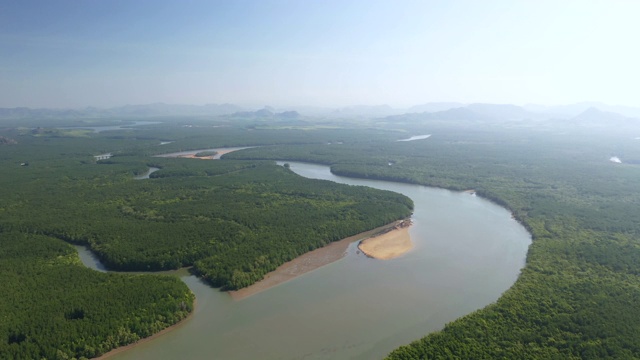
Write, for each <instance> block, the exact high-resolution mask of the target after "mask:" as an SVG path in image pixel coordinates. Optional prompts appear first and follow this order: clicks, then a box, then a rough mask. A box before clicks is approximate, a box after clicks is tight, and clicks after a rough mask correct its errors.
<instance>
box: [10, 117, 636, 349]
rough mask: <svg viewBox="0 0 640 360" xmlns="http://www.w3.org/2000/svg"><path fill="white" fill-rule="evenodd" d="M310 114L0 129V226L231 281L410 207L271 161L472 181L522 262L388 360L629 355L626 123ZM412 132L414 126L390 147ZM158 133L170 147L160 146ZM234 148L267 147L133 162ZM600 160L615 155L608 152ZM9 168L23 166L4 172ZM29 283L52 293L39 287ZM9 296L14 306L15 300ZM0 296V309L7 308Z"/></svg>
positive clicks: (69, 312)
mask: <svg viewBox="0 0 640 360" xmlns="http://www.w3.org/2000/svg"><path fill="white" fill-rule="evenodd" d="M301 121H302V120H301ZM305 121H306V120H305ZM185 124H189V125H190V127H184V125H185ZM60 125H62V124H60ZM316 125H317V126H315V125H313V124H311V123H309V124H306V125H305V124H300V125H299V126H295V127H288V126H286V129H285V126H284V125H282V124H280V125H278V124H274V126H275V127H270V126H269V124H268V123H267V122H261V121H259V120H256V119H254V118H248V119H236V120H230V119H226V118H220V119H217V120H215V121H211V120H204V119H203V120H198V119H188V120H183V119H172V120H171V122H166V123H164V124H158V125H155V126H152V127H145V128H144V130H142V128H141V129H137V130H134V129H132V130H124V131H117V132H104V133H99V134H88V135H87V136H88V137H86V138H85V137H76V136H74V135H73V134H66V135H65V134H61V135H60V134H59V135H60V136H58V135H57V136H35V134H29V133H28V132H21V130H20V129H10V128H7V129H5V130H0V136H2V137H3V139H7V140H5V141H3V142H2V145H0V146H1V148H0V165H1V166H2V168H3V174H2V176H0V193H1V197H2V199H3V202H2V203H1V204H0V230H1V231H2V232H0V235H2V236H3V238H7V237H16V236H19V237H22V238H25V237H26V238H29V239H33V240H34V241H36V240H37V241H38V245H40V244H44V243H45V240H46V241H49V242H55V243H59V241H58V240H55V239H52V238H51V237H56V238H59V239H65V240H67V241H70V242H76V243H83V244H88V245H89V246H90V247H91V248H92V249H93V250H94V251H96V252H97V253H98V254H99V256H100V257H101V259H102V260H103V261H104V262H105V263H107V264H108V265H109V266H111V267H112V268H120V269H129V270H133V269H170V268H176V267H179V266H184V265H190V264H194V269H195V271H196V272H197V273H198V274H200V275H201V276H203V277H205V278H206V279H207V280H208V281H210V282H211V283H212V284H214V285H216V286H221V287H225V288H229V289H232V288H238V287H242V286H246V285H247V284H250V283H252V282H254V281H256V280H257V279H259V278H260V277H262V276H263V274H264V273H265V272H267V271H269V270H270V269H273V268H274V267H275V266H277V264H280V263H282V262H283V261H286V260H288V259H291V258H293V257H295V256H297V255H298V254H301V253H304V252H306V251H308V250H310V249H313V248H315V247H318V246H322V245H324V244H326V243H327V242H328V241H332V240H335V239H339V238H342V237H344V236H347V235H351V234H353V233H356V232H359V231H362V230H364V229H369V228H372V227H375V226H377V225H379V224H383V223H386V222H390V221H392V220H394V219H397V218H401V217H404V216H406V215H408V214H409V213H410V212H411V208H412V204H411V202H410V200H409V199H406V198H404V197H401V196H398V195H397V194H392V193H388V192H380V191H373V190H369V189H364V188H358V187H347V186H337V185H335V184H331V183H327V182H323V181H312V180H307V179H302V178H300V177H298V176H296V175H295V174H292V173H291V172H290V171H289V170H288V169H287V168H285V167H279V166H275V165H274V164H273V163H272V161H271V160H274V159H287V160H291V161H296V160H298V161H309V162H316V163H322V164H328V165H331V168H332V171H333V172H334V173H337V174H341V175H347V176H354V177H363V178H376V179H386V180H394V181H402V182H410V183H418V184H425V185H430V186H437V187H442V188H448V189H454V190H466V189H474V190H476V192H477V193H478V194H479V195H481V196H484V197H486V198H488V199H490V200H492V201H494V202H496V203H498V204H501V205H503V206H505V207H507V208H509V209H510V210H511V211H512V212H513V214H514V217H515V218H516V219H517V220H518V221H520V222H521V223H522V224H523V225H524V226H525V227H527V229H529V231H530V232H531V233H532V235H533V240H534V241H533V243H532V245H531V247H530V249H529V253H528V256H527V264H526V267H525V268H524V269H523V270H522V274H521V276H520V277H519V279H518V280H517V282H516V283H515V284H514V286H513V287H512V288H511V289H509V290H508V291H507V292H505V294H504V295H503V296H502V297H501V298H500V299H499V300H498V301H497V302H496V303H495V304H492V305H489V306H487V307H486V308H485V309H482V310H479V311H477V312H474V313H472V314H469V315H467V316H465V317H463V318H461V319H458V320H456V321H454V322H452V323H450V324H448V325H447V326H446V327H445V328H444V329H443V330H442V331H440V332H437V333H434V334H430V335H428V336H427V337H425V338H423V339H421V340H418V341H416V342H415V343H413V344H411V345H407V346H404V347H401V348H399V349H397V350H396V351H394V352H393V353H392V354H390V358H392V359H421V358H480V359H481V358H531V359H534V358H558V359H567V358H576V359H577V358H602V357H610V358H638V357H640V344H639V343H638V341H637V334H638V333H639V332H640V308H638V306H637V304H638V301H639V300H640V290H639V289H640V277H639V276H640V242H639V239H640V237H639V236H640V223H639V222H638V221H637V214H638V209H639V208H640V190H638V189H640V167H638V166H637V165H634V164H638V163H640V141H638V140H635V139H634V137H635V136H637V135H639V134H636V133H630V132H629V130H628V129H623V130H620V131H617V130H607V131H603V128H599V127H594V128H591V129H588V128H579V127H573V128H571V127H568V126H563V125H562V124H543V125H541V126H539V127H532V126H529V125H528V124H524V123H515V124H505V123H501V124H496V123H494V124H489V123H473V122H468V123H466V124H462V125H461V124H460V123H448V122H447V121H437V120H433V119H431V120H429V121H428V122H425V123H420V121H417V120H415V119H412V120H411V121H406V122H402V120H401V119H400V120H396V121H389V120H384V121H378V122H375V123H362V124H360V123H351V124H348V127H347V125H344V126H343V128H340V129H335V128H334V126H335V125H336V124H333V123H329V122H327V123H319V124H316ZM278 127H279V129H277V130H275V129H276V128H278ZM303 128H304V129H305V130H301V129H303ZM269 129H271V130H269ZM398 129H401V130H398ZM634 131H635V130H634ZM412 134H432V136H431V137H430V138H429V139H425V140H417V141H410V142H396V141H395V140H398V139H402V138H407V137H409V136H411V135H412ZM630 134H631V135H630ZM161 141H173V142H172V143H170V144H166V145H161V146H160V145H159V144H160V142H161ZM16 142H17V144H16ZM250 145H274V146H264V147H259V148H253V149H246V150H242V151H239V152H234V153H230V154H226V155H225V156H223V159H224V160H223V161H219V162H213V161H202V160H193V159H166V158H158V157H151V155H155V154H160V153H165V152H174V151H181V150H192V149H205V148H215V147H222V146H250ZM105 152H112V153H113V154H114V157H112V158H111V159H108V160H101V161H98V162H95V160H94V159H93V155H97V154H101V153H105ZM614 155H615V156H619V157H620V158H621V159H622V160H623V162H624V163H623V164H616V163H613V162H610V161H609V157H611V156H614ZM25 162H28V163H29V166H20V164H21V163H25ZM149 166H154V167H158V168H161V170H160V171H157V172H155V173H153V174H152V175H151V179H148V180H133V176H134V175H136V174H141V173H144V172H145V171H146V170H147V169H148V167H149ZM5 169H6V170H5ZM43 209H47V211H43ZM10 234H11V236H9V235H10ZM34 234H35V235H34ZM56 241H57V242H56ZM30 248H36V246H35V245H34V246H31V247H30ZM43 251H44V250H43ZM47 251H49V250H47ZM51 254H54V252H52V253H51ZM7 258H8V259H11V258H12V256H8V257H7ZM49 258H51V257H49ZM65 259H67V258H66V257H65ZM65 261H66V262H70V261H68V260H65ZM27 262H29V263H34V264H35V263H37V261H33V262H31V261H27ZM22 263H24V261H23V262H22ZM60 266H63V265H60ZM64 266H71V267H74V269H75V268H78V269H79V267H78V266H77V265H74V264H67V265H64ZM20 267H21V265H20V263H16V265H15V267H14V270H15V271H24V273H25V274H31V273H29V272H27V271H26V270H19V269H20ZM97 275H100V276H101V274H97ZM11 276H13V275H11ZM5 277H10V275H5ZM152 279H155V277H154V278H149V279H148V280H147V281H146V283H145V284H146V286H148V287H149V288H155V287H156V286H157V287H158V288H161V286H164V285H162V282H159V283H157V284H155V283H154V282H153V281H152ZM163 279H164V278H163ZM8 281H10V280H8ZM50 281H51V282H52V283H56V282H55V281H54V280H50ZM163 281H165V280H163ZM34 292H35V293H37V294H38V295H37V296H41V297H43V298H44V297H50V298H53V296H50V295H48V290H46V288H43V289H42V290H41V291H40V290H36V291H34ZM185 294H187V293H186V292H185V293H183V295H181V296H186V295H185ZM176 298H179V297H178V296H176ZM21 299H22V298H18V300H15V301H26V300H21ZM3 301H4V302H3V304H0V306H11V305H5V304H8V301H9V300H6V299H5V300H3ZM86 301H89V300H86ZM135 306H140V307H141V308H147V307H148V306H150V305H149V304H148V303H146V304H145V303H144V301H140V302H136V304H135ZM88 308H89V305H86V306H85V305H82V307H81V306H80V305H74V307H73V308H71V309H66V308H65V309H64V310H62V311H61V313H62V314H66V316H67V318H65V319H66V320H65V321H72V322H73V321H77V318H80V317H81V316H83V315H82V314H83V311H84V318H83V319H82V320H83V321H84V319H86V318H88V315H87V314H88V311H87V310H86V309H88ZM5 313H7V312H5ZM63 317H64V316H63ZM69 319H71V320H69ZM3 326H4V325H3ZM127 326H129V325H127ZM28 328H29V326H27V325H25V326H24V327H22V328H21V327H19V326H7V327H6V328H4V329H5V330H4V331H6V334H7V335H6V336H7V341H6V343H7V344H6V345H7V346H9V347H13V348H16V347H17V346H22V344H27V343H28V341H27V339H29V336H31V335H29V334H30V333H27V332H26V330H24V331H23V330H21V329H28ZM60 328H64V326H61V327H60ZM125 328H126V326H125ZM110 331H111V330H110ZM107 333H108V334H110V335H111V336H115V335H114V333H113V332H108V331H106V332H105V334H107ZM23 335H24V336H23ZM25 346H26V345H25ZM90 346H92V347H94V348H98V347H97V345H90ZM63 347H64V346H62V345H59V348H63ZM47 351H48V350H47ZM4 354H14V353H4ZM16 354H17V353H16ZM25 354H26V353H25ZM29 354H31V353H29ZM47 354H48V353H47ZM76 354H77V355H76V356H80V355H81V354H82V352H81V351H80V350H77V351H76ZM0 355H3V354H2V353H0ZM16 356H17V355H16ZM6 357H10V355H7V356H6ZM25 357H29V356H26V355H25ZM53 358H55V356H53Z"/></svg>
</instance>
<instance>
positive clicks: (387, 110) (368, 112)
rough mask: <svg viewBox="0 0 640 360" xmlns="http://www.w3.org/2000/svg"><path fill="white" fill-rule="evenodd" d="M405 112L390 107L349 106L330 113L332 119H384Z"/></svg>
mask: <svg viewBox="0 0 640 360" xmlns="http://www.w3.org/2000/svg"><path fill="white" fill-rule="evenodd" d="M403 112H404V111H402V110H399V109H394V108H392V107H391V106H389V105H356V106H347V107H343V108H340V109H336V110H333V111H332V112H330V113H328V114H327V116H330V117H343V118H348V117H371V118H375V117H383V116H389V115H396V114H401V113H403Z"/></svg>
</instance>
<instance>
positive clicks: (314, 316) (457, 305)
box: [113, 162, 530, 359]
mask: <svg viewBox="0 0 640 360" xmlns="http://www.w3.org/2000/svg"><path fill="white" fill-rule="evenodd" d="M289 164H290V166H291V169H292V170H293V171H295V172H297V173H299V174H301V175H303V176H306V177H312V178H321V179H329V180H333V181H336V182H341V183H348V184H352V185H367V186H371V187H376V188H381V189H385V190H392V191H396V192H400V193H403V194H405V195H407V196H409V197H410V198H412V199H413V201H414V203H415V212H414V215H413V222H414V225H413V226H412V227H411V229H410V232H411V237H412V240H413V241H414V242H415V248H414V250H413V251H411V252H410V253H407V254H406V255H404V256H402V257H400V258H397V259H394V260H387V261H383V260H375V259H370V258H367V257H365V256H364V255H363V254H360V253H359V252H358V251H357V248H356V244H355V243H353V244H351V246H350V247H349V249H348V253H347V255H346V256H345V257H344V258H343V259H342V260H339V261H337V262H335V263H332V264H330V265H327V266H324V267H322V268H320V269H317V270H315V271H312V272H310V273H307V274H304V275H302V276H300V277H298V278H295V279H293V280H291V281H289V282H287V283H284V284H281V285H278V286H276V287H273V288H271V289H268V290H266V291H263V292H261V293H258V294H256V295H254V296H252V297H250V298H247V299H244V300H241V301H235V300H233V299H232V298H231V297H230V296H229V295H228V294H227V293H224V292H220V291H218V290H216V289H212V288H210V287H208V286H207V285H205V284H203V283H202V282H201V281H200V280H199V279H197V278H195V277H194V276H188V275H183V276H182V279H183V280H184V281H185V282H186V283H187V285H188V286H189V287H190V288H191V290H192V291H193V292H194V293H195V294H196V297H197V307H196V310H195V314H194V316H193V317H191V319H190V320H187V321H186V322H185V323H184V324H183V325H181V326H180V327H178V328H177V329H175V330H173V331H171V332H168V333H166V334H165V335H162V336H160V337H158V338H156V339H154V340H152V341H149V342H146V343H143V344H140V345H139V346H136V347H134V348H132V349H130V350H127V351H125V352H122V353H119V354H116V355H114V356H113V359H375V358H382V357H384V356H385V355H386V354H388V353H389V352H390V351H392V350H393V349H395V348H396V347H398V346H399V345H403V344H407V343H409V342H411V341H413V340H416V339H417V338H419V337H421V336H423V335H425V334H427V333H429V332H432V331H435V330H439V329H441V328H442V327H443V326H444V325H445V324H446V323H447V322H450V321H452V320H454V319H456V318H458V317H460V316H462V315H465V314H468V313H470V312H472V311H474V310H476V309H479V308H482V307H484V306H486V305H488V304H490V303H492V302H494V301H495V300H496V299H498V297H499V296H500V294H501V293H502V292H504V291H505V290H506V289H508V288H509V287H510V286H511V285H512V284H513V282H514V281H515V280H516V278H517V276H518V274H519V272H520V269H521V268H522V266H523V265H524V261H525V256H526V252H527V248H528V246H529V244H530V236H529V234H528V233H527V232H526V230H525V229H524V228H523V227H522V226H520V225H519V224H518V223H517V222H516V221H515V220H513V219H512V218H511V214H510V213H509V212H508V211H507V210H505V209H503V208H501V207H499V206H497V205H495V204H493V203H490V202H489V201H486V200H484V199H481V198H479V197H474V196H470V195H469V194H466V193H455V192H451V191H446V190H441V189H433V188H427V187H423V186H417V185H408V184H400V183H392V182H385V181H372V180H358V179H349V178H344V177H338V176H335V175H333V174H331V173H330V172H329V168H328V167H326V166H320V165H311V164H301V163H292V162H289ZM183 274H184V272H183Z"/></svg>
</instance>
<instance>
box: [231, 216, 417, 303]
mask: <svg viewBox="0 0 640 360" xmlns="http://www.w3.org/2000/svg"><path fill="white" fill-rule="evenodd" d="M399 223H400V222H397V221H395V222H393V223H391V224H387V225H384V226H381V227H378V228H375V229H373V230H369V231H366V232H363V233H360V234H357V235H354V236H350V237H348V238H345V239H342V240H339V241H334V242H332V243H330V244H329V245H327V246H324V247H321V248H319V249H315V250H313V251H310V252H308V253H305V254H302V255H300V256H298V257H297V258H295V259H293V260H291V261H289V262H286V263H284V264H282V265H280V266H279V267H278V268H277V269H275V270H274V271H272V272H270V273H268V274H267V275H266V276H265V277H264V279H262V280H260V281H258V282H257V283H255V284H253V285H251V286H248V287H246V288H243V289H240V290H236V291H229V294H230V295H231V297H232V298H233V299H234V300H242V299H244V298H247V297H249V296H251V295H254V294H257V293H259V292H261V291H264V290H267V289H269V288H271V287H273V286H276V285H278V284H282V283H284V282H286V281H289V280H291V279H293V278H295V277H297V276H300V275H302V274H304V273H307V272H309V271H312V270H315V269H317V268H319V267H322V266H325V265H327V264H330V263H332V262H334V261H337V260H340V259H341V258H342V257H344V255H345V254H346V251H347V248H348V247H349V244H351V243H352V242H354V241H358V240H362V239H365V238H369V237H371V236H374V235H375V234H381V233H382V234H383V235H380V236H392V235H391V234H395V233H396V232H398V231H405V232H406V237H407V239H409V232H408V229H399V228H398V224H399ZM409 243H411V240H410V239H409ZM409 249H410V248H409ZM407 251H408V250H407Z"/></svg>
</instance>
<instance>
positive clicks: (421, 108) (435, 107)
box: [405, 102, 466, 113]
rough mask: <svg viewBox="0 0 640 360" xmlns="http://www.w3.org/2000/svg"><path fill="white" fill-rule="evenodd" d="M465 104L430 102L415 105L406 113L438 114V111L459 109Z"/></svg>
mask: <svg viewBox="0 0 640 360" xmlns="http://www.w3.org/2000/svg"><path fill="white" fill-rule="evenodd" d="M465 105H466V104H463V103H458V102H431V103H426V104H422V105H416V106H412V107H410V108H408V109H407V110H406V111H405V112H406V113H423V112H430V113H433V112H439V111H447V110H450V109H455V108H461V107H464V106H465Z"/></svg>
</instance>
